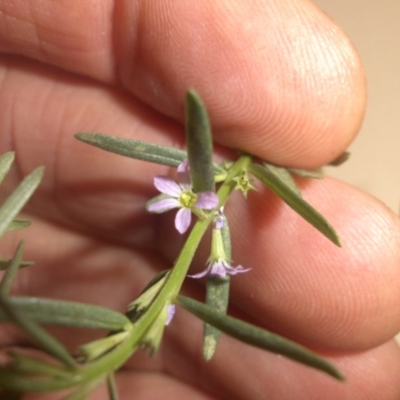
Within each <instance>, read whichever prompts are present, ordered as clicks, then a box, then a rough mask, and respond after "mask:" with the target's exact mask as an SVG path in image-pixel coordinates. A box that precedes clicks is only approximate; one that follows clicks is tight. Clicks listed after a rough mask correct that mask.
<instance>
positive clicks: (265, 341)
mask: <svg viewBox="0 0 400 400" xmlns="http://www.w3.org/2000/svg"><path fill="white" fill-rule="evenodd" d="M177 300H178V304H180V305H181V306H182V307H183V308H185V309H186V310H187V311H189V312H191V313H192V314H194V315H196V316H197V317H198V318H200V319H202V320H203V321H206V322H207V323H209V324H212V325H214V326H215V327H217V328H218V329H220V330H221V331H222V332H224V333H226V334H227V335H229V336H232V337H234V338H236V339H238V340H240V341H242V342H244V343H248V344H250V345H252V346H256V347H259V348H262V349H264V350H268V351H271V352H273V353H277V354H281V355H283V356H285V357H288V358H290V359H292V360H295V361H298V362H300V363H302V364H304V365H308V366H309V367H312V368H316V369H318V370H320V371H323V372H325V373H327V374H329V375H331V376H332V377H334V378H336V379H339V380H344V376H343V374H342V373H341V372H340V371H339V370H338V369H337V368H336V367H335V366H334V365H332V364H331V363H330V362H329V361H327V360H326V359H324V358H323V357H321V356H319V355H318V354H316V353H313V352H312V351H310V350H308V349H307V348H305V347H303V346H300V345H299V344H297V343H295V342H292V341H290V340H288V339H285V338H283V337H282V336H279V335H276V334H274V333H271V332H268V331H266V330H264V329H261V328H259V327H256V326H254V325H251V324H249V323H247V322H244V321H241V320H239V319H236V318H232V317H229V316H223V315H221V314H219V313H217V312H215V311H214V310H212V309H211V308H210V307H208V306H207V305H206V304H203V303H200V302H198V301H196V300H193V299H190V298H188V297H184V296H178V297H177Z"/></svg>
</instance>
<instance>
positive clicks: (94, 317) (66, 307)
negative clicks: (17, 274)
mask: <svg viewBox="0 0 400 400" xmlns="http://www.w3.org/2000/svg"><path fill="white" fill-rule="evenodd" d="M8 302H9V303H10V304H11V305H12V306H13V307H15V308H16V309H18V310H20V311H21V312H22V313H23V314H24V315H26V316H27V317H28V318H29V319H32V320H33V321H35V322H37V323H39V324H46V325H59V326H71V327H76V328H91V329H106V330H114V331H116V330H123V329H125V327H127V326H129V325H130V322H129V320H128V318H127V317H126V316H125V315H124V314H121V313H119V312H116V311H113V310H110V309H108V308H103V307H99V306H95V305H89V304H83V303H78V302H73V301H61V300H52V299H43V298H39V297H17V296H13V297H10V298H9V299H8ZM0 320H3V321H4V320H5V321H8V320H9V315H8V314H7V313H6V312H4V311H2V310H1V309H0Z"/></svg>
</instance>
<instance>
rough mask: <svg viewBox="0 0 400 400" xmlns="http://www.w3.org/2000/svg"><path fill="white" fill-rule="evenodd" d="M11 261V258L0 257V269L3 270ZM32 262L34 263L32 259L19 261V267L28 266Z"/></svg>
mask: <svg viewBox="0 0 400 400" xmlns="http://www.w3.org/2000/svg"><path fill="white" fill-rule="evenodd" d="M11 261H12V260H10V259H4V258H0V271H5V270H6V269H7V268H8V267H9V266H10V263H11ZM34 264H35V262H34V261H21V263H20V265H19V267H20V268H24V267H29V266H31V265H34Z"/></svg>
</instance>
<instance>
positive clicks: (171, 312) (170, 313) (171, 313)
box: [165, 304, 176, 325]
mask: <svg viewBox="0 0 400 400" xmlns="http://www.w3.org/2000/svg"><path fill="white" fill-rule="evenodd" d="M175 311H176V307H175V304H170V305H169V306H168V315H167V320H166V321H165V325H169V324H170V322H171V321H172V318H174V315H175Z"/></svg>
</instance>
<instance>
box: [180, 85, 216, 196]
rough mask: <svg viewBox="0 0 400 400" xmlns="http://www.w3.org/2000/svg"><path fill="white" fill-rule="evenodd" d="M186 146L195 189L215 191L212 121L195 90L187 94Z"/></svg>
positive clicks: (198, 190) (197, 191) (196, 190)
mask: <svg viewBox="0 0 400 400" xmlns="http://www.w3.org/2000/svg"><path fill="white" fill-rule="evenodd" d="M186 146H187V149H188V158H189V166H190V177H191V180H192V186H193V191H194V192H196V193H199V192H207V191H211V192H213V191H215V180H214V169H213V163H212V155H213V145H212V136H211V128H210V123H209V120H208V115H207V110H206V108H205V106H204V104H203V102H202V100H201V99H200V96H199V95H198V94H197V93H196V92H195V91H194V90H189V91H188V92H187V94H186Z"/></svg>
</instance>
